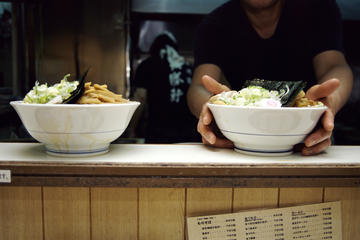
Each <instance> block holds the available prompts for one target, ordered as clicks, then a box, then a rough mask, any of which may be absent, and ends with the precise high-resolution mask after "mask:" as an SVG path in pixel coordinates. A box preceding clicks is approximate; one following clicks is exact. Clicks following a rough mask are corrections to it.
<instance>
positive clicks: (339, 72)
mask: <svg viewBox="0 0 360 240" xmlns="http://www.w3.org/2000/svg"><path fill="white" fill-rule="evenodd" d="M313 65H314V69H315V74H316V77H317V79H318V83H319V84H318V85H315V86H313V87H311V88H310V89H309V90H308V91H307V93H306V96H307V97H308V98H309V99H313V100H320V101H322V102H323V103H324V104H325V105H326V106H327V107H328V109H327V110H326V112H325V113H324V115H323V116H322V119H321V125H322V126H321V127H320V128H319V129H317V130H316V131H315V132H313V133H312V134H311V135H310V136H308V137H307V139H306V140H305V147H304V148H303V150H302V154H304V155H313V154H317V153H320V152H322V151H324V150H325V149H326V148H327V147H329V146H330V145H331V140H330V138H331V135H332V131H333V129H334V119H335V115H336V113H337V112H338V111H339V110H340V109H341V107H342V106H343V105H344V104H345V103H346V101H347V100H348V98H349V96H350V94H351V89H352V84H353V74H352V71H351V69H350V67H349V66H348V64H347V62H346V60H345V57H344V55H343V54H342V53H341V52H339V51H334V50H330V51H325V52H323V53H320V54H318V55H316V56H315V57H314V60H313Z"/></svg>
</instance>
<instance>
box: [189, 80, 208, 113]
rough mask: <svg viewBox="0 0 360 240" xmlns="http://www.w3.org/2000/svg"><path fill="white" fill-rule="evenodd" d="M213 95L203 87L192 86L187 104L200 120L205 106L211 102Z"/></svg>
mask: <svg viewBox="0 0 360 240" xmlns="http://www.w3.org/2000/svg"><path fill="white" fill-rule="evenodd" d="M211 95H212V94H211V93H210V92H209V91H207V90H206V89H205V87H204V86H203V85H200V84H192V85H191V86H190V88H189V90H188V93H187V102H188V106H189V109H190V111H191V112H192V114H194V116H196V117H197V118H199V115H200V112H201V109H202V106H203V104H204V103H205V102H206V101H207V100H209V98H210V97H211Z"/></svg>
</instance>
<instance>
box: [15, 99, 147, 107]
mask: <svg viewBox="0 0 360 240" xmlns="http://www.w3.org/2000/svg"><path fill="white" fill-rule="evenodd" d="M10 105H18V106H36V107H59V108H67V107H72V108H74V107H75V108H84V107H86V108H98V107H119V106H129V105H130V106H133V105H140V102H138V101H129V102H127V103H102V104H76V103H73V104H56V103H48V104H46V103H45V104H41V103H25V102H24V101H23V100H18V101H11V102H10Z"/></svg>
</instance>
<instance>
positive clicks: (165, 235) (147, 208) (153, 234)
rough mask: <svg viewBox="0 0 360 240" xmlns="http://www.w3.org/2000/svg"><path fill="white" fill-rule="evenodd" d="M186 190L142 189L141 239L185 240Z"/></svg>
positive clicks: (140, 209) (140, 210)
mask: <svg viewBox="0 0 360 240" xmlns="http://www.w3.org/2000/svg"><path fill="white" fill-rule="evenodd" d="M184 222H185V189H183V188H178V189H176V188H140V190H139V239H141V240H158V239H171V240H183V239H184V236H185V234H184Z"/></svg>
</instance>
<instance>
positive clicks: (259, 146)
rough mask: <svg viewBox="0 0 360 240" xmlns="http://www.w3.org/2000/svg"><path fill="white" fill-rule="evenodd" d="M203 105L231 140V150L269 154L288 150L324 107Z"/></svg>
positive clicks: (280, 153) (313, 124)
mask: <svg viewBox="0 0 360 240" xmlns="http://www.w3.org/2000/svg"><path fill="white" fill-rule="evenodd" d="M207 105H208V107H209V108H210V110H211V112H212V114H213V116H214V118H215V121H216V124H217V126H218V127H219V129H220V130H221V132H222V134H223V135H224V136H225V137H226V138H228V139H229V140H231V141H232V142H234V146H235V151H238V152H242V153H246V154H251V155H271V156H283V155H289V154H291V153H292V148H293V146H294V145H295V144H297V143H300V142H302V141H303V140H304V139H305V137H306V136H307V135H308V134H309V133H310V132H311V131H312V130H313V129H314V127H315V126H316V124H317V122H318V120H319V119H320V117H321V115H322V114H323V113H324V111H325V110H326V107H316V108H298V107H286V108H285V107H284V108H267V107H242V106H228V105H218V104H211V103H207Z"/></svg>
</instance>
